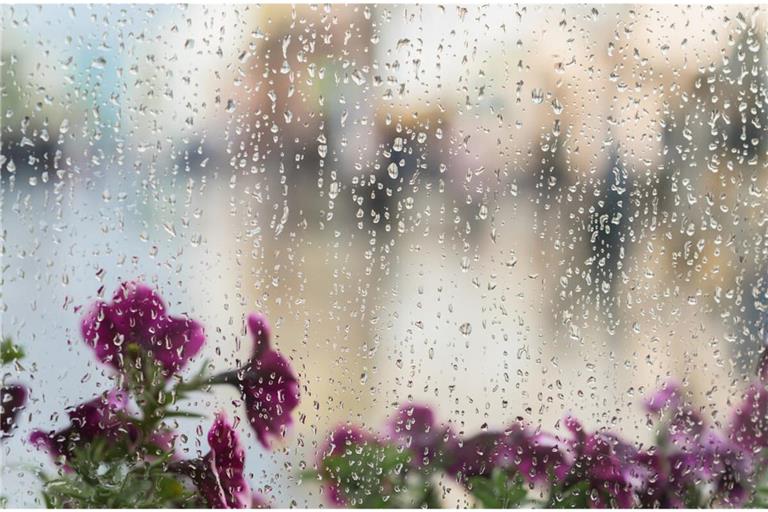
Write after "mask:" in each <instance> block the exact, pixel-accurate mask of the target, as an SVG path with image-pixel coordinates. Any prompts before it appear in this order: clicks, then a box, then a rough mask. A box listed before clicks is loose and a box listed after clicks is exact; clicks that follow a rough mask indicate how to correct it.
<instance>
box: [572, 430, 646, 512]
mask: <svg viewBox="0 0 768 512" xmlns="http://www.w3.org/2000/svg"><path fill="white" fill-rule="evenodd" d="M565 424H566V427H567V428H568V430H570V431H571V433H572V434H573V440H572V441H571V443H570V445H571V450H572V451H573V453H574V462H573V465H572V466H571V468H570V470H569V471H568V474H567V475H566V477H565V482H566V485H572V484H576V483H578V482H582V481H587V482H588V483H589V490H590V492H589V497H590V502H589V506H590V507H592V508H604V507H607V506H611V507H619V508H629V507H631V506H632V504H633V503H634V493H633V489H632V484H631V479H632V477H633V475H635V474H637V469H636V467H635V462H634V460H635V459H636V451H635V449H634V447H632V446H631V445H630V444H628V443H625V442H623V441H621V440H620V439H619V438H618V437H616V436H615V435H613V434H610V433H607V432H595V433H591V434H587V433H586V432H585V431H584V429H583V428H582V426H581V423H579V421H578V420H576V419H575V418H573V417H567V418H566V419H565Z"/></svg>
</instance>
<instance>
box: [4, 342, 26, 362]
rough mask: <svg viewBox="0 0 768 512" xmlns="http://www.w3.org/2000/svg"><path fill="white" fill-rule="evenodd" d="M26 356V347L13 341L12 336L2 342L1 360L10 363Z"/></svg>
mask: <svg viewBox="0 0 768 512" xmlns="http://www.w3.org/2000/svg"><path fill="white" fill-rule="evenodd" d="M23 358H24V349H23V348H21V346H20V345H16V344H14V343H13V340H11V338H5V339H4V340H3V341H2V343H0V362H2V364H8V363H11V362H13V361H17V360H20V359H23Z"/></svg>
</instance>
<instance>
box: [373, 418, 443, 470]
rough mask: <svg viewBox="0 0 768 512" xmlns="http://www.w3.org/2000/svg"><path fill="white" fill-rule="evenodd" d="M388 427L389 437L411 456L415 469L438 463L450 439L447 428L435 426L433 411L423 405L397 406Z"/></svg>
mask: <svg viewBox="0 0 768 512" xmlns="http://www.w3.org/2000/svg"><path fill="white" fill-rule="evenodd" d="M387 427H388V433H389V436H390V437H391V438H392V439H393V440H394V441H396V442H398V443H399V444H400V445H401V446H403V447H404V448H407V449H409V450H410V451H411V453H413V456H414V460H413V462H414V464H415V465H416V466H417V467H425V466H428V465H429V464H431V463H433V462H436V461H440V460H441V459H442V458H443V455H444V453H443V452H444V451H445V450H446V449H447V448H448V447H449V445H450V443H451V441H452V437H453V432H451V429H450V427H448V426H440V425H438V424H437V422H436V421H435V414H434V412H433V411H432V409H430V408H429V407H427V406H425V405H418V404H405V405H402V406H400V408H399V409H398V410H397V412H396V413H395V415H394V416H393V417H392V418H391V420H390V421H389V423H388V425H387Z"/></svg>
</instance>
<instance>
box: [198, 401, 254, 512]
mask: <svg viewBox="0 0 768 512" xmlns="http://www.w3.org/2000/svg"><path fill="white" fill-rule="evenodd" d="M208 445H209V446H210V447H211V451H210V452H208V454H206V455H205V456H204V457H203V458H202V459H199V460H197V461H195V462H194V463H193V465H192V466H191V469H190V471H189V475H190V476H191V477H192V479H193V480H194V482H195V485H197V488H198V490H199V491H200V493H201V494H202V496H203V498H204V499H205V501H206V503H207V504H208V506H209V507H211V508H251V507H252V506H253V504H254V503H260V501H259V500H257V501H254V499H253V497H252V494H251V488H250V486H249V485H248V482H247V481H246V479H245V451H244V450H243V448H242V447H241V446H240V440H239V438H238V435H237V432H236V431H235V429H234V428H232V425H231V424H230V423H229V421H227V419H226V417H225V416H224V414H223V413H219V414H217V415H216V419H215V420H214V422H213V426H212V427H211V430H210V431H209V432H208Z"/></svg>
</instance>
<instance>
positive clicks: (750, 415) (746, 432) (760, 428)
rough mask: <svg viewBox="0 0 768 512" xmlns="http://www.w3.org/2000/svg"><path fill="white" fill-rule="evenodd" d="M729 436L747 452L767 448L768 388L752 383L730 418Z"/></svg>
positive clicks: (755, 451)
mask: <svg viewBox="0 0 768 512" xmlns="http://www.w3.org/2000/svg"><path fill="white" fill-rule="evenodd" d="M729 438H730V439H731V441H733V442H734V443H735V444H736V445H737V446H738V447H740V448H741V449H742V450H744V451H746V452H747V453H749V454H753V455H757V454H759V453H760V452H761V451H763V450H764V449H766V448H768V388H766V386H765V384H763V383H761V382H755V383H753V384H752V385H751V386H750V387H749V389H748V390H747V393H746V396H745V397H744V400H743V401H742V402H741V403H740V404H739V405H738V406H737V407H736V410H735V411H734V413H733V417H732V419H731V424H730V431H729Z"/></svg>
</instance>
